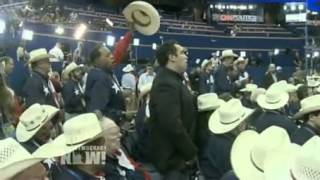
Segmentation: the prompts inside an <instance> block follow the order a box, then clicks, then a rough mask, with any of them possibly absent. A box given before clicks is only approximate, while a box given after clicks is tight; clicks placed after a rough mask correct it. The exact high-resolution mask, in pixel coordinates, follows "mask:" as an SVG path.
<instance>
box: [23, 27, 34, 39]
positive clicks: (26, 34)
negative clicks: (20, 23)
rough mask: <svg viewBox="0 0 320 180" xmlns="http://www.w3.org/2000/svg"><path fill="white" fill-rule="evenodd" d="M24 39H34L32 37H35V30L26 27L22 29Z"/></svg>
mask: <svg viewBox="0 0 320 180" xmlns="http://www.w3.org/2000/svg"><path fill="white" fill-rule="evenodd" d="M22 39H23V40H28V41H32V39H33V31H31V30H28V29H24V30H23V31H22Z"/></svg>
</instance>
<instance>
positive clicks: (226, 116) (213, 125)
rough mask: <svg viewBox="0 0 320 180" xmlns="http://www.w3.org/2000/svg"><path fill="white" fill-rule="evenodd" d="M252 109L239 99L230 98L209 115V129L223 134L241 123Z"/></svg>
mask: <svg viewBox="0 0 320 180" xmlns="http://www.w3.org/2000/svg"><path fill="white" fill-rule="evenodd" d="M252 113H253V109H249V108H246V107H244V106H243V105H242V104H241V102H240V100H239V99H230V100H229V101H228V102H226V103H224V104H222V105H221V106H220V107H219V108H218V109H217V110H216V111H215V112H214V113H213V114H212V115H211V117H210V119H209V129H210V131H212V132H213V133H215V134H224V133H227V132H229V131H231V130H233V129H234V128H236V127H237V126H238V125H239V124H241V123H242V122H243V121H244V120H245V119H246V118H247V117H248V116H249V115H250V114H252Z"/></svg>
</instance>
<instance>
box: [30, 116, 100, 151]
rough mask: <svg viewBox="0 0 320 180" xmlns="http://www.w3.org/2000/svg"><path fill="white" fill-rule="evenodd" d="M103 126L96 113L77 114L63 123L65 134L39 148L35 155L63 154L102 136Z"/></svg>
mask: <svg viewBox="0 0 320 180" xmlns="http://www.w3.org/2000/svg"><path fill="white" fill-rule="evenodd" d="M101 135H102V128H101V125H100V122H99V119H98V118H97V116H96V115H95V114H94V113H85V114H81V115H78V116H75V117H73V118H71V119H69V120H68V121H66V122H65V123H64V124H63V134H61V135H60V136H58V137H57V138H56V139H54V140H53V141H51V142H50V143H47V144H45V145H43V146H41V147H39V148H38V150H37V151H36V152H34V155H36V156H37V157H42V156H45V155H50V156H52V157H58V156H63V155H65V154H68V153H71V152H72V151H74V150H76V149H78V148H80V147H81V146H83V145H85V144H86V143H88V142H90V141H92V140H94V139H96V138H97V137H100V136H101Z"/></svg>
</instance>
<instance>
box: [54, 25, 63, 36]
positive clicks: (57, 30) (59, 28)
mask: <svg viewBox="0 0 320 180" xmlns="http://www.w3.org/2000/svg"><path fill="white" fill-rule="evenodd" d="M55 33H56V34H59V35H62V34H63V33H64V29H63V27H61V26H58V27H57V28H56V30H55Z"/></svg>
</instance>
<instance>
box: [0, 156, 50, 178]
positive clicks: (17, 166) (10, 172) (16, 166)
mask: <svg viewBox="0 0 320 180" xmlns="http://www.w3.org/2000/svg"><path fill="white" fill-rule="evenodd" d="M43 159H44V158H34V157H30V158H28V159H23V160H18V161H15V162H13V163H11V164H10V165H9V166H6V167H4V168H0V172H1V179H11V178H12V177H14V176H15V175H17V174H18V173H20V172H22V171H23V170H25V169H27V168H29V167H31V166H33V165H35V164H37V163H39V162H41V161H42V160H43Z"/></svg>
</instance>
